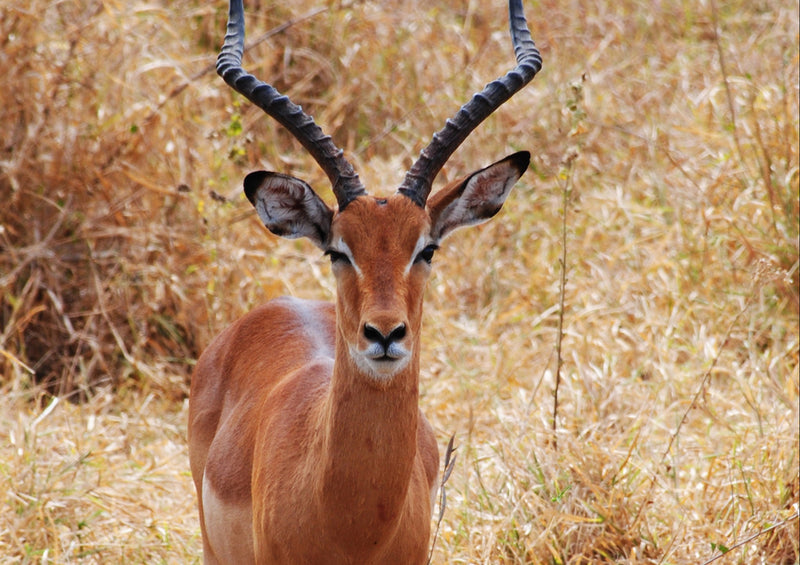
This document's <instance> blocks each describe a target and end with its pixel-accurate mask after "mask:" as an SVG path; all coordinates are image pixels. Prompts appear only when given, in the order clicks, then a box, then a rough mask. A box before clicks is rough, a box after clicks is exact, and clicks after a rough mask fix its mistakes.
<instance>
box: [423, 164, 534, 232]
mask: <svg viewBox="0 0 800 565" xmlns="http://www.w3.org/2000/svg"><path fill="white" fill-rule="evenodd" d="M530 160H531V154H530V153H528V152H527V151H520V152H519V153H514V154H513V155H509V156H508V157H506V158H505V159H502V160H500V161H498V162H496V163H494V164H492V165H489V166H488V167H486V168H484V169H481V170H479V171H475V172H474V173H472V174H471V175H469V176H467V177H465V178H464V179H462V180H460V181H458V182H455V183H453V184H451V185H449V186H447V187H445V188H443V189H442V190H440V191H439V192H437V193H436V194H434V195H433V196H432V197H431V198H430V199H429V200H428V204H427V208H428V213H429V214H430V216H431V237H433V239H434V240H435V241H440V240H442V239H444V238H445V237H447V236H448V235H449V234H450V233H451V232H453V231H454V230H456V229H458V228H462V227H466V226H472V225H476V224H481V223H483V222H485V221H487V220H489V219H490V218H491V217H492V216H494V215H495V214H497V212H499V211H500V208H502V206H503V203H504V202H505V201H506V197H507V196H508V193H509V192H510V191H511V187H512V186H514V184H515V183H516V182H517V181H518V180H519V178H520V177H521V176H522V173H524V172H525V170H526V169H527V168H528V164H529V163H530Z"/></svg>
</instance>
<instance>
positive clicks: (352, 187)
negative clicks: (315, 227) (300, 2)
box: [217, 0, 366, 210]
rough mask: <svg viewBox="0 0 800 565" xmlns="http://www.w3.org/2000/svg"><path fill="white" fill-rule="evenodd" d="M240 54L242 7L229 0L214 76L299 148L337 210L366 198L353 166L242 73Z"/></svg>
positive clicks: (309, 122)
mask: <svg viewBox="0 0 800 565" xmlns="http://www.w3.org/2000/svg"><path fill="white" fill-rule="evenodd" d="M243 53H244V7H243V5H242V0H231V3H230V10H229V12H228V29H227V33H226V34H225V42H224V43H223V45H222V50H221V51H220V53H219V57H217V74H219V75H220V76H221V77H222V78H223V79H225V82H227V83H228V85H230V86H231V88H233V89H234V90H235V91H236V92H238V93H239V94H241V95H243V96H244V97H245V98H247V99H248V100H250V101H251V102H252V103H253V104H255V105H256V106H258V107H259V108H261V109H262V110H264V111H265V112H266V113H267V114H269V115H270V116H272V117H273V118H275V119H276V120H277V121H278V122H279V123H280V124H281V125H282V126H283V127H285V128H286V129H287V130H289V131H290V132H291V134H292V135H293V136H295V138H297V140H298V141H299V142H300V143H302V144H303V147H305V148H306V150H307V151H308V152H309V153H311V155H312V156H313V157H314V160H315V161H316V162H317V163H319V166H320V167H322V170H323V171H325V174H326V175H328V178H329V179H330V181H331V185H332V186H333V193H334V195H335V196H336V200H337V201H338V202H339V209H340V210H344V208H345V206H347V204H348V203H349V202H351V201H352V200H353V199H355V198H356V197H358V196H360V195H362V194H366V190H364V185H362V184H361V181H360V180H359V178H358V175H357V174H356V172H355V170H354V169H353V166H352V165H351V164H350V163H349V162H348V161H347V160H346V159H345V158H344V152H343V151H342V150H341V149H339V148H338V147H336V145H334V143H333V141H332V140H331V138H330V136H328V135H325V133H323V131H322V129H320V127H319V126H318V125H317V124H316V123H315V122H314V119H313V118H312V117H311V116H309V115H307V114H306V113H305V112H303V109H302V108H301V107H300V106H298V105H296V104H294V103H292V101H291V100H289V98H288V97H287V96H284V95H283V94H281V93H280V92H278V91H277V90H276V89H275V88H274V87H273V86H271V85H269V84H266V83H264V82H262V81H260V80H258V79H257V78H256V77H254V76H253V75H251V74H248V73H247V72H245V70H244V69H242V54H243Z"/></svg>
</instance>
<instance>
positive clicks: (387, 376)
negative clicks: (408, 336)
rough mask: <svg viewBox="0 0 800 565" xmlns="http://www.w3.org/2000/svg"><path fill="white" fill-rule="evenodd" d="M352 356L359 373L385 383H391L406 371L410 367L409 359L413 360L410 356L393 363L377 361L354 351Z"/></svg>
mask: <svg viewBox="0 0 800 565" xmlns="http://www.w3.org/2000/svg"><path fill="white" fill-rule="evenodd" d="M350 355H351V356H352V358H353V360H354V361H355V362H356V366H357V367H358V370H359V371H361V372H362V373H363V374H365V375H367V376H368V377H370V378H372V379H374V380H376V381H379V382H383V383H385V382H387V381H390V380H391V379H392V378H393V377H394V376H395V375H396V374H397V373H399V372H400V371H402V370H403V369H405V368H406V367H407V366H408V361H409V359H410V358H411V356H410V355H405V356H403V357H401V358H399V359H394V360H391V361H390V360H385V361H377V360H375V359H371V358H369V357H365V356H364V355H362V354H360V353H358V352H356V351H352V350H351V351H350Z"/></svg>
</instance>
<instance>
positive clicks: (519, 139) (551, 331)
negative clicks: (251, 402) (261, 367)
mask: <svg viewBox="0 0 800 565" xmlns="http://www.w3.org/2000/svg"><path fill="white" fill-rule="evenodd" d="M256 4H257V5H256ZM484 4H486V3H476V2H473V3H465V4H457V5H453V3H447V2H437V1H433V2H424V3H420V2H417V1H416V0H405V1H398V2H393V3H392V6H391V9H388V8H386V7H383V6H381V5H379V4H363V3H352V4H351V3H335V2H330V3H326V4H321V5H320V4H314V3H311V2H293V3H280V4H278V5H271V4H270V5H266V4H265V3H251V4H248V10H249V16H248V18H249V19H248V29H249V33H248V38H249V39H250V40H255V39H257V38H258V37H259V36H260V35H261V34H263V33H265V32H267V31H268V30H270V29H271V28H273V27H274V26H277V25H279V24H282V23H285V22H287V21H289V20H290V19H292V18H302V17H304V16H305V15H309V14H311V15H309V16H308V18H307V19H305V20H304V21H302V22H301V23H298V24H297V25H294V26H292V27H290V28H289V29H288V30H286V31H284V32H283V33H280V34H277V35H275V36H273V37H271V38H269V39H267V40H266V41H264V42H263V43H261V44H259V45H258V46H257V47H256V48H254V49H253V50H252V51H251V52H250V53H248V55H247V57H246V61H245V65H246V67H247V68H248V69H250V70H251V71H253V72H254V73H256V74H257V75H259V76H262V77H264V78H267V77H270V80H272V81H274V83H275V84H276V86H278V87H279V88H281V89H283V90H285V91H286V92H288V93H289V94H290V95H291V96H292V97H293V98H294V99H295V100H296V101H298V102H299V103H301V104H302V105H303V106H304V108H306V109H307V110H308V111H309V112H310V113H313V114H314V115H315V116H316V117H317V119H318V122H320V123H321V124H322V125H323V127H324V128H325V129H326V131H328V132H329V133H330V134H332V135H333V136H334V139H335V140H336V141H337V143H338V144H339V145H340V146H343V147H344V148H345V149H346V151H347V153H348V156H349V157H351V158H352V159H353V161H354V162H355V163H356V165H357V166H358V168H359V172H360V173H361V176H362V178H363V180H364V181H365V183H366V184H367V186H368V187H370V188H371V190H373V191H374V192H381V191H391V190H392V189H393V187H394V186H396V185H397V184H398V183H399V181H400V180H401V178H402V174H403V171H404V168H405V167H407V166H409V165H410V163H411V162H412V161H413V159H414V158H415V157H416V155H417V153H418V151H419V149H420V148H421V147H422V146H423V144H425V143H427V141H428V139H429V137H430V135H431V134H432V133H433V131H434V130H435V129H438V128H439V127H440V126H441V125H442V124H443V122H444V120H445V119H446V117H448V116H449V115H451V114H452V113H453V112H454V111H455V109H457V107H458V105H459V104H461V103H462V102H464V101H465V100H466V99H467V98H468V96H469V95H470V94H471V93H472V92H474V91H475V90H477V89H479V88H480V87H482V86H483V84H484V83H485V82H487V81H488V80H491V79H493V78H494V77H496V76H498V75H499V74H500V73H502V72H505V70H506V69H507V68H508V67H509V65H510V53H509V48H508V45H507V42H508V40H507V38H506V34H505V28H506V22H505V10H504V8H503V7H502V6H500V5H499V4H501V3H498V5H497V6H486V5H484ZM319 8H321V10H319V12H318V13H315V12H316V11H317V9H319ZM526 11H527V13H528V19H529V22H530V24H531V30H532V32H533V35H534V38H535V39H536V41H537V44H538V45H539V46H540V48H541V50H542V54H543V58H544V69H543V71H542V73H541V75H540V76H538V77H537V78H536V79H535V81H534V83H533V84H532V85H531V86H529V87H528V88H527V89H525V90H524V91H523V92H521V93H520V94H519V95H517V97H515V98H514V99H513V100H512V101H510V102H509V103H508V104H507V105H506V106H504V107H503V109H502V110H500V111H499V112H498V113H497V114H496V115H494V116H493V117H491V118H490V119H488V120H487V122H486V123H485V124H483V125H482V126H481V127H480V128H479V129H478V130H477V131H476V132H475V134H474V135H473V136H472V137H471V138H470V139H469V140H468V141H467V142H466V143H465V145H464V146H463V147H462V148H461V149H460V150H459V151H458V152H457V153H456V154H455V155H454V157H453V159H452V160H451V162H450V164H449V165H448V167H446V169H445V170H444V171H443V173H442V177H443V178H452V177H454V176H456V175H459V174H462V173H465V172H468V171H470V170H472V169H475V168H477V167H480V166H483V165H485V164H487V163H489V162H491V161H493V160H496V159H498V158H500V157H502V156H504V155H505V154H507V153H510V152H512V151H514V150H517V149H523V148H527V149H530V150H532V151H533V153H534V158H533V163H532V167H531V171H530V172H529V173H528V174H527V175H526V176H525V177H523V179H522V180H521V182H520V183H519V184H518V186H517V187H516V188H515V189H514V192H513V193H512V196H511V198H510V200H509V202H508V203H507V204H506V206H505V208H504V211H503V213H501V214H500V215H499V216H498V217H497V218H495V219H494V220H493V222H492V223H491V224H489V225H487V226H483V227H480V228H477V229H474V230H470V231H464V232H459V233H458V234H456V235H455V236H454V237H453V238H452V239H450V240H448V241H447V242H446V244H445V245H444V249H443V250H442V252H441V253H440V254H438V255H437V260H436V267H435V270H434V271H435V272H434V275H433V278H432V280H431V283H430V286H429V289H428V295H427V302H426V313H425V337H424V352H423V362H424V369H423V375H422V389H423V398H422V406H423V409H424V410H425V412H426V414H427V415H428V417H429V419H430V420H431V422H432V423H433V425H434V427H435V428H436V430H437V432H438V434H439V437H440V440H441V441H440V443H441V446H442V448H444V445H445V444H446V442H447V439H448V438H449V436H450V435H451V434H453V433H455V434H456V444H457V446H458V448H457V453H458V460H457V462H456V467H455V470H454V472H453V475H452V477H451V478H450V480H449V482H448V501H449V504H448V508H447V511H446V513H445V517H444V520H443V522H442V524H441V530H440V533H439V537H438V541H437V544H436V547H435V550H434V553H433V562H434V563H575V564H577V563H591V562H619V563H703V562H706V561H708V560H711V559H713V558H715V557H717V556H719V555H720V554H721V552H722V551H724V550H726V549H729V550H730V551H729V552H727V553H726V554H725V555H723V556H721V557H720V558H719V559H718V560H716V561H714V562H715V563H770V564H771V563H796V562H797V561H798V560H799V559H800V546H799V545H798V536H799V534H800V530H799V529H798V520H797V512H798V505H799V504H800V481H799V480H798V465H800V456H799V455H798V452H799V451H800V449H799V445H798V444H799V441H798V426H800V422H799V421H798V397H799V396H800V393H799V392H798V388H799V386H800V385H799V384H798V383H799V381H800V376H799V375H798V371H799V369H798V365H799V364H800V361H799V360H798V350H799V349H800V338H798V332H799V331H800V329H799V328H798V325H799V324H798V316H800V303H799V301H798V300H799V299H798V296H799V295H800V291H799V287H798V227H799V226H798V222H799V221H800V220H798V218H799V217H800V213H798V199H799V198H800V194H799V193H800V190H799V189H798V181H799V179H800V173H799V172H798V171H799V166H800V165H799V159H798V121H799V120H800V118H799V117H798V105H799V104H800V97H799V96H798V81H799V80H800V77H799V75H800V73H798V66H799V65H800V60H799V55H798V52H799V50H798V35H799V32H798V20H797V6H796V4H792V3H789V2H786V1H785V0H783V1H782V0H764V1H762V2H747V1H744V0H736V1H734V2H729V3H725V4H723V3H715V2H711V3H706V4H697V3H694V4H692V3H655V4H652V3H650V4H648V3H641V2H632V1H628V0H623V1H622V2H610V1H601V2H595V3H591V4H587V3H578V2H568V3H564V2H561V3H553V2H549V1H547V2H544V1H543V2H535V3H528V5H527V6H526ZM225 12H226V8H225V5H224V3H218V4H216V3H215V4H208V3H205V4H201V3H198V2H196V1H194V0H191V1H190V0H180V1H177V2H171V3H156V4H152V3H151V4H138V3H125V2H107V3H98V2H91V1H84V2H78V1H71V0H67V1H65V2H54V1H53V0H33V1H32V2H29V3H28V4H27V5H25V6H22V5H14V4H13V3H12V4H11V5H9V4H3V5H0V42H2V46H3V50H2V55H1V56H0V71H2V76H3V77H4V88H3V91H2V93H0V142H2V146H1V149H2V154H1V155H0V203H2V204H0V291H1V292H2V303H0V366H2V368H3V380H2V382H1V383H0V387H2V388H1V390H2V393H3V394H2V396H0V419H2V427H1V429H2V430H3V434H4V439H3V441H1V442H0V483H1V484H2V485H3V492H4V503H5V505H4V509H3V511H2V512H0V562H3V563H5V562H9V563H12V562H13V563H17V562H20V563H71V562H79V561H80V562H87V563H137V562H142V563H153V562H167V563H192V562H199V561H200V546H201V543H200V538H199V527H198V525H197V518H196V505H195V500H194V492H193V487H192V482H191V478H190V476H189V473H188V457H187V454H186V445H185V433H184V429H185V419H186V410H185V396H186V393H187V389H188V376H189V373H190V371H191V366H192V362H193V360H194V359H196V357H197V355H199V353H200V351H202V348H203V347H204V346H205V345H206V344H207V343H208V341H209V339H210V338H211V337H212V336H213V335H214V334H215V333H216V332H218V331H219V330H220V329H222V328H223V327H224V326H225V325H227V324H228V323H230V321H231V320H233V319H235V318H236V317H237V316H239V315H241V314H242V313H243V312H245V311H247V310H248V309H250V308H251V307H252V306H254V305H255V304H258V303H261V302H263V301H265V300H267V299H268V298H269V297H272V296H275V295H279V294H285V293H291V294H295V295H298V296H305V297H323V298H330V297H331V296H332V292H333V287H332V279H331V277H330V274H329V271H328V266H327V264H326V261H324V260H323V259H322V258H321V257H320V256H319V254H318V252H316V251H315V250H314V249H313V248H312V247H311V246H310V245H309V244H307V243H305V242H289V241H284V240H278V239H276V238H273V237H271V236H269V235H266V234H265V233H264V230H263V228H262V227H261V226H260V225H259V223H258V221H257V220H256V219H255V217H254V215H253V214H252V213H251V211H250V207H249V204H248V203H247V202H246V201H245V200H244V199H243V198H242V196H241V194H240V192H241V190H240V186H241V185H240V182H241V181H240V179H241V178H242V177H243V175H244V174H245V173H246V172H247V171H249V170H251V169H253V168H256V167H263V168H271V169H274V170H279V171H284V172H291V173H292V174H295V175H297V176H300V177H303V178H305V179H307V180H308V181H309V182H311V184H312V185H314V186H315V187H318V189H319V190H320V192H321V193H323V195H324V196H327V197H329V196H330V193H329V191H328V188H327V186H326V181H325V177H324V175H323V174H322V173H321V171H319V169H318V168H317V167H316V165H315V164H314V163H313V161H312V160H311V159H310V158H309V157H308V156H306V155H305V154H304V153H303V152H302V151H301V149H300V147H299V145H298V144H297V143H296V142H295V141H293V140H292V139H290V137H289V136H288V134H286V133H285V132H283V131H281V130H280V128H279V127H277V126H276V125H275V124H274V123H273V122H272V121H271V120H269V119H268V118H266V117H265V116H263V114H262V113H261V112H260V111H259V110H256V109H253V108H251V107H250V106H249V105H247V104H243V103H242V100H241V98H238V97H236V96H233V95H232V94H231V92H230V91H229V90H228V89H227V87H225V85H224V84H223V83H222V81H221V80H220V79H218V78H217V77H216V75H215V74H214V73H213V72H207V70H208V69H209V65H211V64H212V63H213V61H214V58H215V56H216V50H217V46H218V44H219V42H220V41H221V38H222V34H223V30H224V22H225ZM565 190H569V193H568V206H567V207H566V214H567V216H566V226H567V230H566V234H565V237H562V234H561V225H562V218H563V214H564V213H565V210H564V208H563V206H562V202H563V197H564V191H565ZM562 243H566V268H567V273H566V275H567V276H566V285H565V288H564V292H563V295H564V298H563V339H562V344H561V351H562V364H561V369H560V381H559V390H558V398H559V406H558V413H557V421H556V426H555V429H554V428H553V415H554V414H553V412H554V408H553V392H554V388H555V383H556V374H557V367H558V359H557V358H556V353H555V345H556V341H557V334H558V318H559V311H560V289H559V280H560V275H561V271H560V269H561V266H560V258H561V254H562ZM53 394H56V395H57V396H53ZM54 398H57V399H58V400H54ZM770 528H772V529H770ZM759 532H764V533H762V534H761V535H756V534H758V533H759ZM753 536H755V537H753ZM739 544H740V545H739Z"/></svg>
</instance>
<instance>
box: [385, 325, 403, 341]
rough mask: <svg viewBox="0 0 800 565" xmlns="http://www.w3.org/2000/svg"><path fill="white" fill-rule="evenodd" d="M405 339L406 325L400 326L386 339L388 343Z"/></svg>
mask: <svg viewBox="0 0 800 565" xmlns="http://www.w3.org/2000/svg"><path fill="white" fill-rule="evenodd" d="M404 337H406V325H405V324H400V325H399V326H397V327H396V328H395V329H393V330H392V331H391V333H389V335H388V337H387V338H386V341H390V342H391V341H400V340H401V339H403V338H404Z"/></svg>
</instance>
